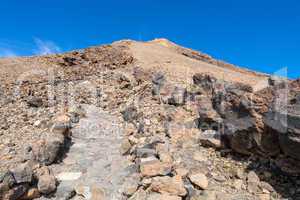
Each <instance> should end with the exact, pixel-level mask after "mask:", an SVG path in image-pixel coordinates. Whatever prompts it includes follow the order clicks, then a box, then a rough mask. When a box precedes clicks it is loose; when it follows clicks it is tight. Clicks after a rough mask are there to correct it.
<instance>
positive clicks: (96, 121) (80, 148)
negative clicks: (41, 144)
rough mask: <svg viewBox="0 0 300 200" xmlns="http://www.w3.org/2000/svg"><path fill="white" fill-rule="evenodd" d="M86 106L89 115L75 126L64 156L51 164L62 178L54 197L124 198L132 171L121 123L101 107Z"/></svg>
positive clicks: (57, 176)
mask: <svg viewBox="0 0 300 200" xmlns="http://www.w3.org/2000/svg"><path fill="white" fill-rule="evenodd" d="M83 108H84V109H85V111H86V116H85V117H84V118H82V119H81V120H80V122H79V124H78V125H77V126H76V127H74V128H73V129H72V142H71V145H70V148H69V150H68V152H67V153H66V155H65V158H64V159H63V161H62V163H60V164H57V165H53V166H52V168H53V171H54V174H55V176H56V178H57V179H58V181H59V182H60V184H59V186H58V188H57V191H56V194H55V198H54V199H57V200H60V199H68V198H71V196H74V195H76V196H80V198H81V199H93V200H97V199H112V200H114V199H116V200H117V199H121V195H122V185H123V183H124V179H125V178H126V176H127V175H128V173H129V171H130V170H128V169H129V168H128V167H127V166H128V165H129V164H128V162H127V161H126V159H125V158H124V157H122V155H121V154H120V146H121V141H122V132H123V131H122V128H121V123H120V122H118V118H117V117H114V116H112V115H110V114H108V113H106V112H104V111H101V110H100V108H98V107H95V106H92V105H84V106H83ZM76 196H75V199H76Z"/></svg>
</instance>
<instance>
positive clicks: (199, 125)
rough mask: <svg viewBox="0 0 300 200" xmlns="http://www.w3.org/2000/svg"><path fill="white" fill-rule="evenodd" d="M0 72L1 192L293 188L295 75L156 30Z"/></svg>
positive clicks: (263, 191) (126, 194)
mask: <svg viewBox="0 0 300 200" xmlns="http://www.w3.org/2000/svg"><path fill="white" fill-rule="evenodd" d="M0 71H1V73H0V83H1V84H0V105H1V107H0V114H1V116H0V199H5V200H6V199H8V200H11V199H14V200H18V199H56V200H65V199H75V200H83V199H92V200H102V199H109V200H110V199H112V200H114V199H117V200H119V199H130V200H159V199H161V200H180V199H184V200H215V199H225V200H227V199H228V200H235V199H249V200H250V199H251V200H252V199H258V200H269V199H283V198H287V199H298V198H300V191H299V190H298V188H299V187H300V180H299V178H298V177H299V174H300V157H299V155H300V143H299V141H300V140H299V138H300V128H299V122H300V117H299V116H300V115H299V112H298V111H299V108H300V95H299V92H300V90H299V88H300V84H299V80H298V81H297V80H296V81H291V80H284V79H281V78H278V77H271V76H269V75H266V74H262V73H257V72H253V71H250V70H247V69H245V68H240V67H237V66H234V65H231V64H229V63H225V62H223V61H219V60H216V59H214V58H212V57H211V56H209V55H207V54H204V53H200V52H197V51H194V50H191V49H188V48H184V47H180V46H178V45H176V44H174V43H172V42H170V41H168V40H166V39H156V40H153V41H149V42H137V41H131V40H123V41H118V42H114V43H113V44H111V45H104V46H97V47H91V48H87V49H83V50H76V51H73V52H67V53H64V54H58V55H48V56H37V57H22V58H21V57H20V58H5V59H0Z"/></svg>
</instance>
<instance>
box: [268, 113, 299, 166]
mask: <svg viewBox="0 0 300 200" xmlns="http://www.w3.org/2000/svg"><path fill="white" fill-rule="evenodd" d="M294 109H297V110H298V108H296V107H294ZM297 110H294V111H297ZM298 111H300V110H298ZM264 122H265V124H266V127H267V128H268V129H269V130H272V131H273V134H278V138H279V144H280V148H281V150H282V151H283V152H284V153H285V154H286V155H287V156H289V157H291V158H294V159H296V160H300V112H299V114H297V113H295V112H294V113H292V112H284V111H270V112H268V113H267V114H266V115H265V117H264Z"/></svg>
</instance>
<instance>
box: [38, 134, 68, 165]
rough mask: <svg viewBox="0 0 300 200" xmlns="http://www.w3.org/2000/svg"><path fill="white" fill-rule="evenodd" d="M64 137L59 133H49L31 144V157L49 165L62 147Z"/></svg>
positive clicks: (55, 158)
mask: <svg viewBox="0 0 300 200" xmlns="http://www.w3.org/2000/svg"><path fill="white" fill-rule="evenodd" d="M64 143H65V137H64V135H61V134H49V135H47V137H46V138H44V139H41V140H39V141H37V142H36V143H34V144H33V145H32V156H33V159H34V160H36V161H38V162H39V163H41V164H44V165H51V164H52V163H53V162H55V161H56V160H57V158H58V155H59V154H60V153H61V152H62V150H63V148H64Z"/></svg>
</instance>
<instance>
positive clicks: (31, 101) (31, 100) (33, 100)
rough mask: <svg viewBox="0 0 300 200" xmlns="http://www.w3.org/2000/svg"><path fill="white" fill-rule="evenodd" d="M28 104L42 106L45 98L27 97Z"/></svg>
mask: <svg viewBox="0 0 300 200" xmlns="http://www.w3.org/2000/svg"><path fill="white" fill-rule="evenodd" d="M27 104H28V105H29V106H30V107H41V106H43V99H42V98H40V97H35V96H29V97H28V98H27Z"/></svg>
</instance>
